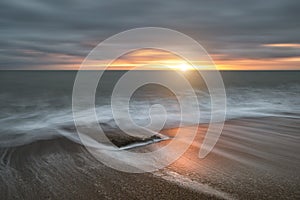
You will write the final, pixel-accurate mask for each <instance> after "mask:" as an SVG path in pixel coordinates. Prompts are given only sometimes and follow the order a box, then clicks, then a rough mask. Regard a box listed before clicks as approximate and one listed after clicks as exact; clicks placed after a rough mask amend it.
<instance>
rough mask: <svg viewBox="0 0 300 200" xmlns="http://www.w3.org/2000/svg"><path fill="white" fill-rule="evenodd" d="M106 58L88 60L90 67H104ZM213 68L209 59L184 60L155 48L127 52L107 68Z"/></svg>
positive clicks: (183, 69)
mask: <svg viewBox="0 0 300 200" xmlns="http://www.w3.org/2000/svg"><path fill="white" fill-rule="evenodd" d="M105 63H107V60H94V61H89V63H88V65H89V66H90V69H104V68H105ZM195 67H196V68H198V69H214V68H215V66H214V65H213V63H212V62H210V61H203V60H198V61H186V60H185V59H183V58H181V57H180V56H178V55H175V54H173V53H171V52H168V51H163V50H157V49H141V50H136V51H132V52H129V53H127V54H125V55H123V56H121V57H119V58H118V59H116V60H114V61H113V62H112V63H110V64H109V65H108V67H107V69H108V70H122V69H123V70H132V69H134V70H181V71H187V70H193V69H195Z"/></svg>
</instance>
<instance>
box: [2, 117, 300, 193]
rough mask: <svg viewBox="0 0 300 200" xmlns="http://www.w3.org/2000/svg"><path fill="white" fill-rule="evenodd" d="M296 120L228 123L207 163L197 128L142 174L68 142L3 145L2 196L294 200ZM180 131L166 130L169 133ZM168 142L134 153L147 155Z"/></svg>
mask: <svg viewBox="0 0 300 200" xmlns="http://www.w3.org/2000/svg"><path fill="white" fill-rule="evenodd" d="M298 122H299V120H298V119H297V118H282V117H281V118H276V117H269V118H245V119H235V120H230V121H228V122H226V124H225V127H224V130H223V132H222V135H221V138H220V139H219V141H218V143H217V145H216V146H215V148H214V150H213V152H211V153H210V154H209V155H208V156H207V157H206V158H205V159H199V158H198V153H199V145H200V144H201V143H202V139H203V135H204V133H205V130H206V128H207V125H200V126H199V128H198V133H197V136H196V138H195V140H194V142H193V144H192V145H191V147H190V148H189V149H188V150H187V151H186V153H185V154H184V155H183V156H182V157H181V158H180V159H178V160H177V161H176V162H174V163H173V164H171V165H170V166H168V167H167V168H165V169H161V170H158V171H155V172H152V173H144V174H129V173H124V172H119V171H116V170H114V169H111V168H109V167H107V166H105V165H103V164H102V163H100V162H99V161H97V160H95V159H94V158H93V157H92V156H91V155H90V154H89V153H88V152H87V151H86V150H85V149H84V147H82V146H81V145H79V144H75V143H73V142H71V141H70V140H67V139H64V138H60V139H50V140H44V141H36V142H34V143H31V144H28V145H24V146H20V147H15V148H3V149H1V155H2V159H1V179H0V181H1V183H0V189H1V199H297V198H299V191H300V190H299V189H300V177H299V172H300V158H299V152H300V147H299V141H300V138H299V136H298V134H299V133H298V132H299V131H298V130H299V123H298ZM185 131H186V132H187V134H188V131H189V127H186V128H185ZM175 132H176V129H168V130H164V131H162V133H163V134H165V135H168V136H174V133H175ZM175 139H176V137H175ZM168 142H170V141H163V142H159V143H155V144H151V145H147V146H142V147H138V148H134V149H132V150H131V151H141V152H147V151H151V150H153V149H155V148H158V147H161V146H164V145H166V144H167V143H168ZM46 147H47V148H46Z"/></svg>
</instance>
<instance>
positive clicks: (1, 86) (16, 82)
mask: <svg viewBox="0 0 300 200" xmlns="http://www.w3.org/2000/svg"><path fill="white" fill-rule="evenodd" d="M124 73H126V71H108V72H105V73H104V75H103V77H102V78H101V80H100V82H99V86H98V89H97V92H96V95H95V100H96V112H97V117H98V119H99V123H100V124H102V125H104V126H106V127H109V128H110V129H112V130H113V129H114V128H117V125H116V123H115V122H114V119H113V115H112V111H111V106H110V100H111V92H112V89H113V88H114V85H115V84H116V81H117V80H119V78H120V77H121V76H122V75H123V74H124ZM140 73H149V76H159V77H160V78H162V79H163V78H169V79H170V78H172V73H174V72H169V71H163V72H161V71H160V72H147V71H146V72H136V76H137V77H138V76H139V74H140ZM182 73H183V72H182ZM221 75H222V77H223V81H224V84H225V89H226V95H227V111H226V119H227V120H228V119H235V118H245V117H264V116H279V117H293V118H299V117H300V78H299V77H300V72H299V71H223V72H221ZM184 76H185V77H186V78H187V79H188V80H189V81H190V82H191V84H192V86H193V91H195V92H196V94H197V97H198V101H199V105H193V104H191V105H190V106H191V109H193V108H195V106H199V108H200V110H201V113H200V115H201V119H199V121H200V123H207V122H209V119H210V112H211V110H210V95H209V93H208V91H207V89H206V86H205V83H204V82H203V80H202V79H201V78H199V77H198V76H197V75H196V74H195V72H185V74H184ZM75 77H76V71H1V72H0V104H1V105H0V111H1V112H0V147H11V146H19V145H24V144H28V143H31V142H33V141H37V140H41V139H49V138H55V137H60V136H65V137H67V138H69V139H72V140H73V141H76V140H77V139H78V138H77V136H76V134H69V133H68V132H66V131H64V129H63V128H64V127H68V126H74V122H73V115H72V89H73V84H74V80H75ZM174 81H176V80H174ZM180 94H181V97H183V98H184V97H188V96H189V90H183V91H181V92H180ZM181 97H179V98H181ZM177 98H178V97H176V96H175V95H174V94H173V93H172V92H171V91H170V90H168V89H167V88H165V87H161V86H157V85H153V84H152V85H151V84H150V85H146V86H143V87H141V88H139V89H138V90H137V91H136V92H135V93H134V95H133V96H132V98H131V101H130V109H129V112H130V116H131V117H132V119H133V121H134V122H135V123H136V124H137V125H140V126H146V125H147V124H148V123H149V122H150V121H151V120H153V119H155V120H158V121H159V120H164V117H162V116H161V115H160V114H157V115H155V113H152V115H151V119H150V117H149V109H150V107H151V106H152V105H154V104H160V105H162V106H163V107H164V108H165V110H166V112H167V118H166V122H165V125H164V128H172V127H177V126H179V123H180V120H181V119H180V106H179V105H178V101H177ZM120 109H122V106H121V107H120ZM84 117H86V119H87V120H88V119H89V116H84ZM183 120H186V121H188V120H189V118H188V117H186V118H185V119H183Z"/></svg>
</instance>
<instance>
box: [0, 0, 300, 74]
mask: <svg viewBox="0 0 300 200" xmlns="http://www.w3.org/2000/svg"><path fill="white" fill-rule="evenodd" d="M299 7H300V2H299V1H290V0H286V1H282V0H272V1H258V0H254V1H237V0H234V1H233V0H232V1H231V0H230V1H218V2H217V1H196V0H187V1H179V0H178V1H172V2H169V1H159V0H152V1H140V0H122V1H115V0H110V1H109V0H107V1H101V2H100V1H92V0H86V1H79V0H77V1H71V0H64V1H58V0H52V1H46V0H23V1H18V0H4V1H1V2H0V27H1V30H0V69H29V68H38V67H41V66H45V65H46V66H47V67H49V68H51V66H52V65H53V66H54V65H64V64H69V65H73V64H74V65H78V64H80V62H81V60H82V59H83V58H84V57H85V56H86V55H87V54H88V52H89V51H90V50H91V49H92V48H93V47H94V46H95V45H96V44H97V43H98V42H100V41H102V40H104V39H106V38H107V37H109V36H111V35H113V34H116V33H118V32H120V31H124V30H127V29H130V28H135V27H143V26H159V27H166V28H172V29H175V30H178V31H181V32H183V33H186V34H188V35H190V36H191V37H193V38H195V39H196V40H197V41H199V42H200V43H201V44H202V45H203V46H204V47H205V48H206V49H207V50H208V52H209V53H211V54H224V55H227V59H242V58H247V59H265V58H267V59H270V58H278V57H297V56H300V52H299V49H297V48H294V49H287V48H274V47H270V46H269V47H268V46H263V44H276V43H295V44H298V43H300V35H299V32H300V21H299V19H300V13H299V11H298V8H299ZM26 52H27V53H26ZM28 52H31V53H28ZM58 55H60V56H58Z"/></svg>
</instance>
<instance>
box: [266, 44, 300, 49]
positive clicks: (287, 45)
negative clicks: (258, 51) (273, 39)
mask: <svg viewBox="0 0 300 200" xmlns="http://www.w3.org/2000/svg"><path fill="white" fill-rule="evenodd" d="M263 46H265V47H288V48H300V44H297V43H277V44H263Z"/></svg>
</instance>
